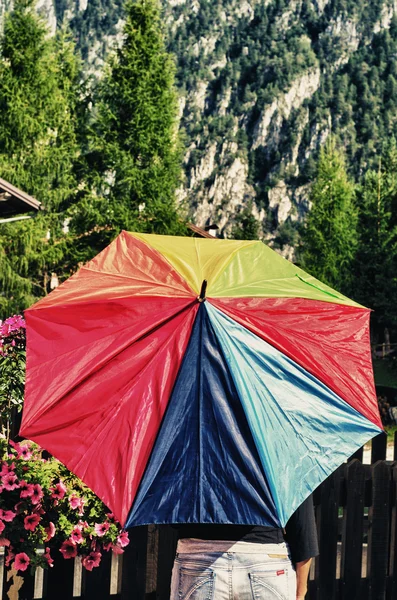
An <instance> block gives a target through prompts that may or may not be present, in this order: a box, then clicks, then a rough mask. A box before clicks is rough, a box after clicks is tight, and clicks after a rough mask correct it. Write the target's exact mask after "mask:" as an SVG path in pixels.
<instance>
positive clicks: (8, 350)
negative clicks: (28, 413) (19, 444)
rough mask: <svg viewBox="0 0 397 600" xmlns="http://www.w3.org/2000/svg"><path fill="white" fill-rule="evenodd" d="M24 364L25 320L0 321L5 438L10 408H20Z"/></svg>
mask: <svg viewBox="0 0 397 600" xmlns="http://www.w3.org/2000/svg"><path fill="white" fill-rule="evenodd" d="M25 364H26V354H25V320H24V318H23V317H22V316H21V315H14V316H12V317H9V318H8V319H6V320H5V321H0V424H1V428H2V431H3V434H6V435H7V437H8V434H9V427H10V421H11V411H12V408H13V407H16V408H17V410H20V409H21V408H22V403H23V393H24V385H25Z"/></svg>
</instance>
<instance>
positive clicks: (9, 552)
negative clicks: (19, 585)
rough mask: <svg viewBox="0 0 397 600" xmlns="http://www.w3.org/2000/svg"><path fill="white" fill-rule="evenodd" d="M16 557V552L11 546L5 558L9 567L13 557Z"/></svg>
mask: <svg viewBox="0 0 397 600" xmlns="http://www.w3.org/2000/svg"><path fill="white" fill-rule="evenodd" d="M14 557H15V553H14V552H13V547H12V546H9V548H8V550H7V557H6V559H5V562H4V564H5V566H6V567H9V566H10V564H11V561H12V560H13V558H14Z"/></svg>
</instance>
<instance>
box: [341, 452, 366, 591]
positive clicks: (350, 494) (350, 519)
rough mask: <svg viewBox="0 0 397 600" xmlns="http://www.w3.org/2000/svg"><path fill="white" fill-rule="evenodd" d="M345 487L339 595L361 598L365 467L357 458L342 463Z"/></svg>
mask: <svg viewBox="0 0 397 600" xmlns="http://www.w3.org/2000/svg"><path fill="white" fill-rule="evenodd" d="M346 489H347V497H346V507H345V510H344V514H343V529H342V558H341V596H342V600H362V596H361V590H360V588H361V561H362V549H363V529H364V528H363V524H364V492H365V467H364V466H363V464H362V463H361V462H360V461H358V460H354V461H352V462H350V463H349V464H348V465H346Z"/></svg>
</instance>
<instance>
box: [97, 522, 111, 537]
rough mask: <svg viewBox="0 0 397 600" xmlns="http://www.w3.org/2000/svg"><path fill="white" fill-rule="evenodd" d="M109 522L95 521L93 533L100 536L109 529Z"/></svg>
mask: <svg viewBox="0 0 397 600" xmlns="http://www.w3.org/2000/svg"><path fill="white" fill-rule="evenodd" d="M109 527H110V525H109V523H95V533H96V534H97V536H98V537H102V536H103V535H105V533H107V532H108V531H109Z"/></svg>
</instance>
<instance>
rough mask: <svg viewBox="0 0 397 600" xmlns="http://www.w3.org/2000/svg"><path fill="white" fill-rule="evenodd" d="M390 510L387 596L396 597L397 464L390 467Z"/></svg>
mask: <svg viewBox="0 0 397 600" xmlns="http://www.w3.org/2000/svg"><path fill="white" fill-rule="evenodd" d="M394 439H396V438H394ZM391 502H392V510H391V523H390V558H389V573H390V579H391V581H390V584H389V589H388V597H389V598H397V464H394V465H393V469H392V494H391Z"/></svg>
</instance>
